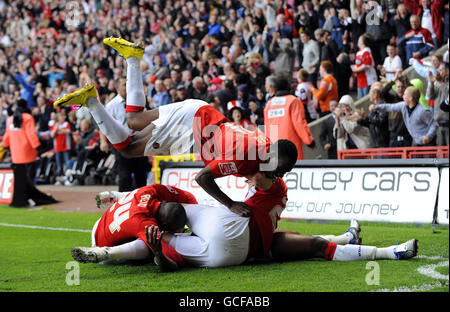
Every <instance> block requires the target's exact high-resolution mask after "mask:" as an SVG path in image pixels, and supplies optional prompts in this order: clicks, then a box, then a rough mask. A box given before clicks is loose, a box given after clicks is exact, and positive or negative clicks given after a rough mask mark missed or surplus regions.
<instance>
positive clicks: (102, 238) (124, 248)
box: [72, 184, 197, 268]
mask: <svg viewBox="0 0 450 312" xmlns="http://www.w3.org/2000/svg"><path fill="white" fill-rule="evenodd" d="M101 194H103V197H102V196H97V198H96V199H97V206H99V207H105V206H107V207H108V209H107V210H106V211H105V213H104V214H103V216H102V217H101V218H100V219H99V220H97V222H96V223H95V225H94V228H93V230H92V237H91V240H92V247H97V248H98V247H104V248H102V249H101V250H103V252H104V253H105V254H107V256H108V257H107V259H106V258H101V257H98V258H96V257H97V256H96V254H95V253H94V254H92V253H85V251H86V250H88V249H86V248H83V247H81V248H73V249H72V256H73V257H74V258H75V259H76V260H78V261H80V262H99V261H103V260H109V261H112V262H114V263H118V262H119V263H120V262H121V261H125V260H144V259H149V258H150V259H151V257H152V256H153V253H152V249H151V246H150V245H148V244H146V242H147V239H146V227H151V226H156V225H158V226H159V228H161V229H162V230H167V231H171V232H182V231H184V225H185V224H186V212H185V210H184V208H183V206H182V205H181V204H180V203H190V204H196V203H197V200H196V199H195V197H194V196H193V195H192V194H191V193H189V192H186V191H183V190H181V189H178V188H176V187H170V186H164V185H161V184H154V185H148V186H144V187H141V188H139V189H136V190H134V191H132V192H104V193H101ZM105 194H107V195H105ZM106 246H117V247H115V248H111V249H110V248H107V247H106ZM159 247H160V248H159V250H158V252H159V253H158V254H157V255H155V256H156V258H157V261H158V263H160V264H161V265H162V266H163V267H164V268H171V267H178V266H179V265H180V266H183V265H184V260H183V258H182V257H181V256H180V255H179V254H178V253H177V252H176V251H175V250H174V249H173V248H172V247H170V246H168V245H167V244H165V243H164V242H162V243H161V244H160V245H159ZM94 250H95V248H94Z"/></svg>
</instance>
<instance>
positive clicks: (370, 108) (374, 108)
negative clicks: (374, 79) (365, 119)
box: [369, 104, 377, 112]
mask: <svg viewBox="0 0 450 312" xmlns="http://www.w3.org/2000/svg"><path fill="white" fill-rule="evenodd" d="M376 110H377V107H376V106H375V105H374V104H370V106H369V111H371V112H374V111H376Z"/></svg>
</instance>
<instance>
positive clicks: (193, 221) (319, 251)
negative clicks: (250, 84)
mask: <svg viewBox="0 0 450 312" xmlns="http://www.w3.org/2000/svg"><path fill="white" fill-rule="evenodd" d="M251 182H252V183H255V185H256V187H252V188H251V189H250V191H249V194H248V196H247V199H246V201H245V203H247V204H248V205H249V206H250V207H252V211H253V212H254V213H253V215H252V217H250V218H246V217H241V216H239V215H237V214H235V213H233V212H231V211H230V210H229V209H226V208H224V207H209V206H205V205H197V204H188V205H184V208H185V210H186V216H187V225H188V227H189V228H190V229H191V231H192V234H186V233H183V234H180V235H178V234H176V233H170V232H162V233H161V232H160V231H159V229H158V228H157V227H156V226H152V227H150V228H147V229H146V230H145V232H146V242H147V245H148V246H149V247H150V248H151V249H152V251H153V253H154V254H155V255H156V258H157V261H156V262H157V263H158V264H159V265H160V267H161V269H162V270H168V269H171V270H173V269H176V268H178V267H179V266H174V265H173V263H171V262H170V261H159V259H158V257H159V255H160V254H161V253H163V247H164V244H168V245H169V246H170V247H172V248H174V250H175V251H176V252H177V254H179V255H181V256H182V258H183V259H184V260H185V261H186V263H187V264H189V265H191V266H195V267H224V266H232V265H239V264H242V263H244V262H246V261H247V260H251V259H252V258H261V257H270V258H271V259H273V260H275V261H285V260H303V259H311V258H325V259H327V260H337V261H350V260H367V259H370V260H375V259H410V258H412V257H414V256H415V255H416V254H417V240H415V239H412V240H409V241H407V242H406V243H404V244H400V245H395V246H390V247H387V248H377V247H373V246H361V245H353V244H357V243H359V242H360V239H359V232H360V227H359V224H358V222H357V221H353V222H352V223H351V228H350V229H349V230H347V232H345V233H344V234H342V235H339V236H333V235H326V236H306V235H301V234H299V233H297V232H292V231H283V230H275V229H276V226H277V221H278V219H279V213H281V211H282V210H283V208H284V206H285V203H286V200H287V199H286V196H285V195H286V186H285V185H284V182H283V181H282V179H277V180H276V181H275V182H274V181H273V180H271V179H267V178H266V177H264V175H262V174H256V175H255V177H254V179H253V180H252V181H251ZM103 196H105V195H103ZM106 196H109V195H108V194H106ZM277 198H279V199H281V201H278V202H277V201H274V199H277ZM269 207H272V209H270V210H268V208H269ZM261 208H263V209H261ZM264 208H266V209H264ZM169 209H171V208H169ZM110 210H111V209H110ZM255 212H260V214H257V213H255ZM255 216H259V219H256V217H255ZM165 222H166V223H167V222H168V221H167V220H166V221H165ZM127 224H128V223H126V222H124V223H123V227H126V226H127ZM174 227H175V226H170V228H174ZM140 239H141V240H142V236H141V238H140ZM121 248H122V246H121V245H118V246H114V247H113V246H111V247H103V248H83V247H77V248H74V249H73V252H72V254H73V256H74V258H75V259H76V260H78V261H81V262H100V261H105V260H112V259H113V260H128V259H129V257H128V255H127V254H126V253H124V252H123V251H121V252H120V253H116V252H115V250H116V249H118V250H121ZM74 250H75V251H76V252H75V253H74ZM113 254H114V256H112V255H113ZM118 254H120V258H118V257H117V255H118ZM143 255H144V254H143ZM131 256H132V257H133V258H132V259H136V257H135V255H134V254H133V253H131Z"/></svg>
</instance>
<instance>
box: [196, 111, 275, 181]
mask: <svg viewBox="0 0 450 312" xmlns="http://www.w3.org/2000/svg"><path fill="white" fill-rule="evenodd" d="M194 139H195V143H196V145H197V148H198V149H199V152H200V155H201V157H202V160H203V162H204V163H205V166H207V165H209V166H210V170H211V172H212V174H213V176H214V178H219V177H223V176H227V175H231V174H233V175H236V176H246V175H249V174H253V173H255V172H257V171H259V169H260V168H259V165H260V164H261V163H262V161H263V160H264V159H265V157H266V153H267V150H268V149H269V147H270V140H269V138H267V137H266V136H265V135H264V134H263V133H261V132H258V131H251V130H248V129H245V128H244V127H242V126H239V125H235V124H233V123H231V122H227V119H226V118H225V116H224V115H222V114H221V113H220V112H219V111H217V110H216V109H214V108H213V107H211V106H203V107H201V108H200V109H199V110H198V112H197V114H196V116H195V120H194Z"/></svg>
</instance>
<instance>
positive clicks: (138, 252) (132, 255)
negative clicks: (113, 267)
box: [105, 239, 151, 261]
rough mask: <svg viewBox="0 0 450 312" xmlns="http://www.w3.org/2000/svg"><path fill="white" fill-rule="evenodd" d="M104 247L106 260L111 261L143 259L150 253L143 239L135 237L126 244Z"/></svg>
mask: <svg viewBox="0 0 450 312" xmlns="http://www.w3.org/2000/svg"><path fill="white" fill-rule="evenodd" d="M105 248H107V250H108V256H109V259H108V260H113V261H125V260H143V259H146V258H147V257H148V256H149V255H150V254H151V252H150V249H149V248H148V247H147V245H146V244H145V243H144V241H142V240H140V239H136V240H134V241H132V242H129V243H126V244H122V245H118V246H114V247H105Z"/></svg>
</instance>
